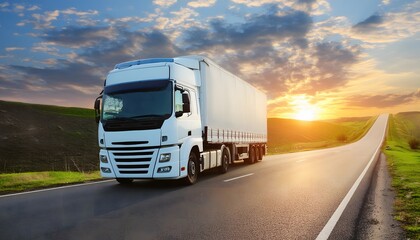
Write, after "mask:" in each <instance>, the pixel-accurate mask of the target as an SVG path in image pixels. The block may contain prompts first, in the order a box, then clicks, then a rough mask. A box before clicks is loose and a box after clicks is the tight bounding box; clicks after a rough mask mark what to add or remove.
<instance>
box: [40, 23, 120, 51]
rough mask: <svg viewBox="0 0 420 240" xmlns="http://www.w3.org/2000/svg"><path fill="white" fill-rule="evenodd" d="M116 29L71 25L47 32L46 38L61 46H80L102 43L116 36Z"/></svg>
mask: <svg viewBox="0 0 420 240" xmlns="http://www.w3.org/2000/svg"><path fill="white" fill-rule="evenodd" d="M115 35H116V30H114V29H113V28H111V27H77V26H70V27H67V28H64V29H60V30H50V31H47V32H45V36H44V39H45V40H46V41H48V42H54V43H56V44H58V45H61V46H66V47H73V48H80V47H88V46H93V45H97V44H100V43H101V42H104V41H107V40H109V39H112V38H114V37H115Z"/></svg>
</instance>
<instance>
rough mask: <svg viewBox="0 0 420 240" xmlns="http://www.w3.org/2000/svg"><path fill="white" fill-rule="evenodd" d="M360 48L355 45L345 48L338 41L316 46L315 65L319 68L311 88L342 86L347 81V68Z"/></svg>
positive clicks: (323, 88)
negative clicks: (316, 78)
mask: <svg viewBox="0 0 420 240" xmlns="http://www.w3.org/2000/svg"><path fill="white" fill-rule="evenodd" d="M359 53H360V49H359V48H358V47H357V46H356V47H352V48H345V47H344V45H342V44H340V43H338V42H325V43H320V44H318V45H317V46H316V55H315V56H316V58H317V59H318V61H317V63H316V67H317V69H318V70H319V75H318V77H319V79H320V80H319V81H315V82H313V84H312V86H311V88H312V89H313V90H316V91H323V90H327V89H331V88H335V87H339V86H344V84H345V83H346V82H347V81H348V76H347V74H348V73H347V69H349V68H350V67H351V66H352V65H353V64H355V63H356V62H357V61H358V59H357V56H358V55H359Z"/></svg>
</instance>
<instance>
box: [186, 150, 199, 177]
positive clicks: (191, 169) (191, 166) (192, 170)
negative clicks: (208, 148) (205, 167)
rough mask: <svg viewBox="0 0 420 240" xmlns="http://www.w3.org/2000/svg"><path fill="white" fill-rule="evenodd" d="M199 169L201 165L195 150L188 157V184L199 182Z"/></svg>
mask: <svg viewBox="0 0 420 240" xmlns="http://www.w3.org/2000/svg"><path fill="white" fill-rule="evenodd" d="M198 171H199V165H198V161H197V156H196V154H195V153H194V152H191V153H190V157H189V158H188V166H187V177H186V178H185V183H186V184H187V185H193V184H194V183H196V182H197V178H198Z"/></svg>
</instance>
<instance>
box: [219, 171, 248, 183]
mask: <svg viewBox="0 0 420 240" xmlns="http://www.w3.org/2000/svg"><path fill="white" fill-rule="evenodd" d="M252 175H254V173H249V174H245V175H242V176H239V177H234V178H230V179H226V180H223V182H230V181H233V180H236V179H240V178H244V177H249V176H252Z"/></svg>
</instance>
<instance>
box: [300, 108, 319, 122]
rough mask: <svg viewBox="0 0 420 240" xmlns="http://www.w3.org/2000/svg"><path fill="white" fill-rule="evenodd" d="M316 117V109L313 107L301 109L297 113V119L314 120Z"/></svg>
mask: <svg viewBox="0 0 420 240" xmlns="http://www.w3.org/2000/svg"><path fill="white" fill-rule="evenodd" d="M315 118H316V116H315V110H314V109H313V108H303V109H299V111H298V112H296V114H295V119H297V120H303V121H313V120H315Z"/></svg>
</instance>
